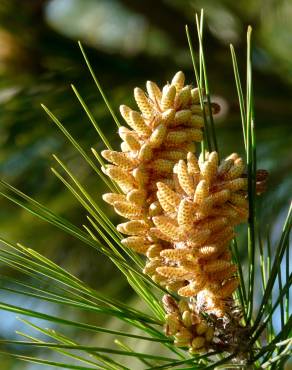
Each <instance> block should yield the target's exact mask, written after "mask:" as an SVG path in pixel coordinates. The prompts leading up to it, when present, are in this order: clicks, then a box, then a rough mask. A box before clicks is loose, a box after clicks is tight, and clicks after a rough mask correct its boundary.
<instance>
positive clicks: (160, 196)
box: [102, 72, 248, 350]
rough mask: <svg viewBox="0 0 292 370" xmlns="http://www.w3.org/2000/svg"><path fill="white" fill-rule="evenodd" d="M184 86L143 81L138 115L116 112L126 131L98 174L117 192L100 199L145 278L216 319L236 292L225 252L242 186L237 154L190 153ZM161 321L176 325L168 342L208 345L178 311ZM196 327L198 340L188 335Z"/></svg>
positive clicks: (191, 117) (194, 127)
mask: <svg viewBox="0 0 292 370" xmlns="http://www.w3.org/2000/svg"><path fill="white" fill-rule="evenodd" d="M184 80H185V78H184V74H183V73H182V72H178V73H177V74H176V75H175V76H174V77H173V79H172V81H171V83H170V84H167V85H165V86H164V87H163V89H162V90H160V88H159V87H158V86H157V85H156V84H155V83H154V82H151V81H148V82H147V84H146V89H147V93H145V92H144V91H143V90H141V89H140V88H135V90H134V97H135V101H136V103H137V106H138V108H139V111H134V110H132V109H130V108H129V107H127V106H125V105H122V106H121V107H120V111H121V114H122V116H123V118H124V120H125V121H126V123H127V124H128V126H129V127H120V128H119V135H120V137H121V139H122V144H121V151H111V150H105V151H103V152H102V155H103V157H104V158H105V159H107V160H108V161H109V162H111V164H109V165H106V166H105V168H103V170H104V172H105V173H106V174H107V175H108V176H109V177H110V178H111V179H112V180H114V181H115V182H116V183H117V185H118V186H119V188H120V189H121V193H108V194H104V196H103V199H104V200H105V201H106V202H107V203H109V204H111V205H112V206H113V207H114V209H115V211H116V213H118V214H119V215H121V216H122V217H124V218H126V219H127V221H126V222H124V223H121V224H119V225H118V226H117V229H118V231H119V232H121V233H122V234H125V235H127V238H125V239H123V240H122V243H123V244H124V245H125V246H126V247H128V248H131V249H133V250H135V251H136V252H138V253H142V254H144V255H146V256H147V262H146V265H145V269H144V272H145V273H146V274H148V275H150V276H151V277H152V279H153V280H154V281H155V282H156V283H159V284H161V285H163V286H165V287H166V288H167V289H168V290H169V291H173V292H176V293H178V295H180V296H181V297H193V298H195V299H196V302H197V304H198V306H199V307H201V309H202V310H203V311H204V312H206V313H212V314H215V315H216V316H217V317H222V316H224V314H225V310H226V309H227V308H226V302H228V300H229V299H230V297H231V296H232V293H233V292H234V290H235V289H236V288H237V286H238V279H237V277H236V266H235V265H234V264H232V262H231V255H230V252H229V250H228V245H229V243H230V241H231V239H232V238H233V237H234V226H235V225H236V224H238V223H240V222H243V221H245V220H246V219H247V217H248V203H247V200H246V188H247V179H246V178H245V177H244V175H243V171H244V164H243V161H242V159H241V158H239V156H238V155H237V154H232V155H230V156H229V157H228V158H226V159H224V160H222V161H221V162H219V159H218V154H217V153H216V152H211V153H207V152H206V153H204V154H201V156H200V157H199V158H198V159H197V158H196V156H195V155H194V154H193V153H194V152H195V142H200V141H201V140H202V136H203V134H202V128H203V126H204V120H203V117H202V113H201V107H200V104H199V93H198V89H197V88H192V86H190V85H184ZM213 109H215V110H216V109H218V107H216V106H213ZM183 302H184V301H183ZM166 311H167V312H168V311H169V310H168V309H167V308H166ZM185 311H189V310H185ZM167 315H168V316H167V317H171V319H174V317H176V318H177V320H176V321H177V322H178V323H180V325H179V326H178V324H177V332H176V333H175V330H174V329H173V327H172V330H170V334H169V335H177V334H178V336H181V337H182V334H181V335H180V333H181V332H183V331H184V333H185V335H186V337H187V338H188V339H186V342H188V343H189V344H188V345H189V346H192V348H193V349H194V350H195V349H200V348H204V347H205V344H206V342H208V341H210V336H211V332H212V330H211V328H210V330H208V327H207V324H206V323H205V322H203V321H202V322H200V320H199V319H198V317H199V316H198V315H195V316H196V319H194V321H193V322H192V321H190V320H191V319H190V318H189V314H184V320H183V318H182V315H183V313H181V311H179V309H177V310H174V311H173V312H168V314H167ZM169 315H170V316H169ZM185 317H188V319H186V318H185ZM192 317H193V318H194V312H193V316H192ZM167 320H170V319H167ZM186 321H188V325H186ZM168 324H169V322H168ZM199 324H202V325H201V326H199V334H198V333H197V331H196V330H195V329H194V328H195V327H198V325H199ZM171 325H173V324H171ZM183 327H184V330H183V329H182V328H183ZM203 327H204V328H205V329H203ZM190 328H191V329H190ZM192 328H193V329H192ZM207 332H208V334H207V339H206V337H204V335H203V334H204V333H207ZM188 333H189V334H188ZM200 334H201V335H200ZM197 337H199V338H201V339H198V340H196V338H197ZM177 341H178V342H179V340H177ZM180 342H181V341H180ZM192 343H193V345H192Z"/></svg>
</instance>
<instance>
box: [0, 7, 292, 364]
mask: <svg viewBox="0 0 292 370" xmlns="http://www.w3.org/2000/svg"><path fill="white" fill-rule="evenodd" d="M202 7H203V8H204V10H205V14H206V19H205V24H206V27H205V34H204V40H205V41H204V42H205V48H206V50H205V53H206V57H207V68H208V73H209V82H210V88H211V92H212V94H213V95H214V99H216V100H217V101H219V102H220V103H221V105H222V114H220V116H219V117H218V118H217V120H216V127H217V132H218V138H219V139H218V140H219V145H220V147H221V151H222V154H223V155H224V154H227V153H230V152H234V151H237V152H240V153H241V154H243V142H242V136H241V124H240V114H239V106H238V102H237V95H236V89H235V83H234V77H233V70H232V63H231V57H230V51H229V44H230V43H233V44H234V46H235V48H236V51H237V55H238V61H239V68H240V72H241V74H242V76H243V77H244V74H245V58H246V54H245V50H246V29H247V26H248V24H251V25H252V26H253V30H254V32H253V42H254V45H253V46H254V50H253V63H254V93H255V105H256V129H257V141H258V164H259V167H260V168H265V169H267V170H268V171H269V173H270V179H269V184H268V191H267V193H266V194H265V195H264V196H263V197H262V198H261V200H260V202H259V215H260V217H259V219H260V221H261V223H262V225H263V231H264V233H265V232H266V230H267V228H268V227H269V225H270V226H271V231H272V240H274V241H275V240H276V239H277V235H278V234H279V231H280V227H281V223H282V221H283V219H284V217H285V211H286V209H287V206H288V202H289V197H290V195H291V188H292V179H291V169H292V168H291V167H292V166H291V164H292V152H291V146H292V135H291V124H292V122H291V117H292V104H291V99H292V37H291V34H292V2H291V1H289V0H244V1H243V0H239V1H233V0H214V1H212V0H189V1H184V0H142V1H137V0H29V1H26V0H25V1H19V0H1V1H0V173H1V178H4V179H5V180H6V181H8V182H10V183H12V184H13V185H15V186H16V187H19V188H20V189H22V190H23V191H24V192H26V193H28V194H29V195H30V196H32V197H35V198H37V199H38V200H39V201H41V202H43V203H45V204H46V205H47V206H48V207H49V208H51V209H53V210H54V211H56V212H58V213H59V214H61V215H63V216H66V217H68V218H69V219H70V220H71V221H72V222H75V223H76V224H78V225H80V224H82V223H83V222H84V219H85V213H84V211H83V210H82V209H81V208H80V206H79V204H78V203H77V202H76V200H75V199H74V198H73V197H72V196H71V195H70V193H69V192H68V191H66V190H65V189H64V188H63V186H62V185H61V184H60V183H59V182H58V180H57V179H56V178H55V177H54V176H53V174H52V173H51V171H50V167H51V166H52V163H53V160H52V158H51V153H57V154H58V155H60V157H61V158H62V159H63V160H65V161H66V162H67V163H68V164H69V166H70V168H71V169H72V170H73V171H74V172H75V174H77V176H78V178H79V179H80V180H81V181H82V182H83V183H84V184H86V186H87V187H88V188H89V189H90V191H91V193H92V194H93V195H94V198H95V199H96V200H97V201H99V202H100V200H101V194H102V192H103V190H104V189H103V187H102V185H101V184H100V182H99V181H98V179H97V178H96V176H94V174H93V173H92V172H91V170H90V168H88V166H87V165H86V164H85V163H84V162H83V160H82V159H81V158H80V156H79V155H78V153H76V151H75V150H74V148H72V147H71V146H70V144H69V143H68V142H67V141H66V139H65V138H64V136H63V135H62V134H61V133H60V132H59V131H58V130H57V128H56V127H55V126H54V125H53V124H52V123H51V122H50V121H49V120H48V118H47V117H46V116H45V113H44V112H43V110H42V109H41V107H40V103H44V104H46V105H47V106H48V107H49V108H50V109H51V110H52V111H53V112H54V113H55V114H56V115H57V116H58V118H59V119H60V120H61V121H62V122H63V123H64V125H65V126H66V127H67V128H68V130H70V132H71V133H72V134H73V136H75V137H76V138H78V139H79V141H80V143H81V144H82V145H83V147H84V148H85V149H86V150H87V151H88V152H89V153H90V148H91V147H95V148H96V149H97V150H101V149H103V145H102V143H100V142H99V141H98V138H97V136H96V135H95V132H94V129H93V128H92V126H91V125H90V123H89V122H88V120H87V118H86V116H85V114H84V112H83V111H82V108H81V106H80V105H79V104H78V102H77V100H76V98H75V96H74V94H73V93H72V90H71V88H70V83H74V84H75V85H76V87H78V89H79V91H80V93H81V95H82V96H83V98H84V99H85V101H86V103H87V104H88V106H89V107H90V109H91V110H92V112H93V113H94V116H95V118H96V120H97V121H98V123H99V124H100V126H101V127H102V128H103V130H104V132H105V133H106V135H107V137H108V138H109V140H110V141H111V142H112V143H113V145H114V146H115V145H118V144H117V143H118V141H117V135H116V126H115V124H114V122H113V121H112V119H111V116H110V115H109V113H108V111H107V109H106V107H105V105H104V103H103V101H102V99H101V97H100V96H99V94H98V91H97V90H96V88H95V86H94V83H93V81H92V79H91V78H90V75H89V73H88V70H87V69H86V66H85V63H84V61H83V59H82V56H81V53H80V50H79V48H78V45H77V40H81V41H82V43H83V45H84V46H85V47H86V50H87V53H88V56H89V58H90V60H91V63H92V65H93V67H94V70H95V72H96V74H97V76H98V78H99V80H100V82H101V84H102V86H103V88H104V90H105V92H106V94H107V96H108V98H109V100H110V101H111V103H112V106H113V108H114V109H115V110H116V111H117V110H118V106H119V105H120V104H122V103H125V104H129V105H132V106H133V105H134V101H133V97H132V91H133V88H134V87H135V86H140V87H143V86H144V84H145V81H146V80H149V79H151V80H154V81H157V83H158V84H160V85H162V84H164V83H165V82H166V81H168V80H170V79H171V77H172V75H173V74H174V73H175V72H176V71H177V70H183V71H184V72H185V73H186V76H187V79H188V81H190V82H192V81H194V76H193V72H192V68H191V60H190V56H189V52H188V46H187V41H186V37H185V31H184V25H185V24H186V23H188V24H189V25H190V26H191V27H192V31H193V34H195V33H194V12H195V11H199V10H200V8H202ZM106 210H107V212H111V211H110V209H109V208H106ZM113 217H114V216H113ZM240 232H241V231H240V230H239V233H240ZM0 234H1V235H2V236H3V237H5V238H6V239H9V240H11V241H14V242H17V241H22V243H23V244H24V245H27V246H30V247H32V248H35V249H37V250H38V251H41V252H42V253H44V254H45V255H46V256H49V257H50V258H53V259H54V261H56V262H57V263H60V264H62V266H64V267H65V268H67V269H69V270H70V271H71V272H73V273H74V274H76V275H78V276H79V277H80V278H81V279H83V280H85V281H86V282H87V283H88V284H90V285H91V286H92V287H94V288H96V289H99V290H100V291H102V292H106V293H107V294H109V295H111V296H114V297H116V298H119V297H123V299H124V297H125V296H126V297H128V299H129V300H132V301H133V302H134V303H133V304H136V303H137V302H136V301H135V297H134V295H133V294H132V292H131V291H130V290H129V288H127V285H126V283H125V281H124V279H122V278H121V275H120V274H119V272H118V271H116V269H115V268H114V267H113V266H112V264H111V263H110V262H109V261H107V260H106V259H104V258H103V257H102V256H100V255H97V254H96V253H95V252H94V251H92V250H90V249H88V248H86V247H85V246H83V245H81V244H80V243H79V242H77V241H76V240H74V239H72V238H70V237H68V236H67V235H65V234H64V233H61V232H59V231H58V230H56V229H54V228H53V227H52V226H49V225H47V224H45V223H43V222H41V221H39V220H37V219H36V218H34V217H32V216H31V215H29V214H27V213H26V212H24V211H22V210H20V209H18V208H17V207H15V206H13V205H11V204H10V203H9V202H8V201H6V200H3V199H0ZM240 241H241V251H242V255H243V258H244V255H245V253H246V248H245V247H244V243H245V237H244V234H242V235H241V237H240ZM1 270H2V273H3V274H12V272H11V271H8V270H7V269H6V268H2V267H1ZM1 299H4V300H5V299H6V301H7V299H8V300H9V302H12V303H14V304H23V305H25V306H26V307H33V308H34V309H36V310H45V309H47V307H46V308H45V307H43V306H42V304H41V303H39V302H35V301H27V300H26V302H22V301H21V297H14V298H13V297H9V298H7V297H5V295H3V294H1ZM57 313H58V314H59V315H61V316H62V315H64V312H57ZM69 314H71V313H69ZM66 315H68V313H66ZM72 315H74V314H73V313H72ZM82 319H86V320H87V321H88V322H94V323H98V322H99V320H100V318H95V317H89V316H87V317H86V318H84V317H83V318H82ZM102 320H103V322H105V320H108V318H102ZM0 322H1V331H0V336H1V337H14V331H15V330H17V329H19V328H22V325H21V323H19V322H18V321H17V320H16V319H15V315H10V314H7V313H5V312H0ZM106 325H108V326H115V325H117V323H112V322H108V323H106ZM86 339H87V340H88V342H91V343H93V342H95V343H96V342H99V344H100V341H101V339H100V338H98V337H92V336H91V337H90V338H86ZM102 344H103V345H109V344H108V343H107V342H106V339H105V338H103V339H102ZM23 352H24V353H26V354H30V352H29V351H28V350H27V348H24V349H23ZM39 368H40V365H30V364H26V363H21V364H20V363H15V362H14V361H13V360H11V359H8V358H6V357H3V358H1V369H3V370H20V369H21V370H22V369H23V370H37V369H39Z"/></svg>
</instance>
